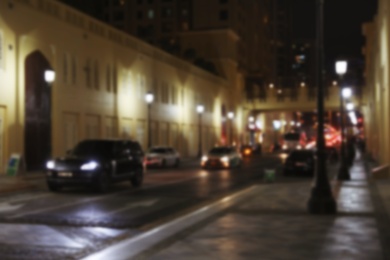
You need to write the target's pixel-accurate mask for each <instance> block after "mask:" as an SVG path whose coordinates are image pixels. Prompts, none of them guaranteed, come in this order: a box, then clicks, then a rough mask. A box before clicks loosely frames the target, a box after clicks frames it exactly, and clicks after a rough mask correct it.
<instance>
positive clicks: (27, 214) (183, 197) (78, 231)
mask: <svg viewBox="0 0 390 260" xmlns="http://www.w3.org/2000/svg"><path fill="white" fill-rule="evenodd" d="M280 162H281V161H280V158H279V157H278V156H275V155H271V156H263V157H260V156H255V157H252V158H246V159H245V160H244V163H243V165H242V167H241V168H237V169H228V170H202V169H200V167H199V164H198V162H197V161H188V162H186V163H184V164H183V165H182V166H180V167H179V168H177V169H176V168H173V169H152V170H148V172H147V173H146V176H145V182H144V185H143V187H142V188H138V189H136V188H133V187H132V186H131V185H130V183H120V184H115V185H113V186H112V188H111V190H110V191H109V192H107V193H105V194H98V193H96V192H94V191H92V190H88V189H83V188H69V189H65V190H63V191H61V192H59V193H51V192H49V191H48V190H47V188H46V186H45V185H44V181H43V180H42V185H41V188H39V189H37V190H34V191H28V192H23V193H15V194H12V195H9V196H7V197H2V198H1V200H0V205H2V207H0V256H1V257H0V258H1V259H53V258H61V259H78V258H79V257H81V256H83V255H86V254H87V253H91V252H93V251H95V250H97V249H98V248H101V247H103V246H104V245H107V244H109V243H115V242H116V241H119V240H120V239H123V238H124V237H131V236H133V235H136V234H139V233H141V232H143V231H145V230H146V229H147V228H148V227H150V226H153V225H158V223H161V222H164V221H166V220H169V219H171V218H172V217H173V216H175V215H176V216H177V215H178V214H180V213H181V212H184V211H185V210H187V211H188V210H191V209H195V208H196V207H199V206H201V205H204V204H207V203H210V202H212V201H214V200H216V199H218V198H221V197H223V196H226V195H228V194H231V193H233V192H235V191H238V190H240V189H243V188H245V187H248V186H250V185H252V184H254V183H262V182H264V180H263V169H264V168H280ZM288 180H290V181H291V179H286V178H284V177H282V176H281V175H278V177H277V180H276V181H288Z"/></svg>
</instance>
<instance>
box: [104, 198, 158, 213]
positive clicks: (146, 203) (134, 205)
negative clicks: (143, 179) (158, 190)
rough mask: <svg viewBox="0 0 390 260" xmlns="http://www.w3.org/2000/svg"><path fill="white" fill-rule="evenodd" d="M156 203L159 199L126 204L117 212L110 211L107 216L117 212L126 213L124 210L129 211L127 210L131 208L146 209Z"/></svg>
mask: <svg viewBox="0 0 390 260" xmlns="http://www.w3.org/2000/svg"><path fill="white" fill-rule="evenodd" d="M158 201H159V199H152V200H145V201H140V202H136V203H131V204H127V205H126V206H124V207H122V208H119V209H117V210H112V211H110V212H108V213H107V215H113V214H116V213H118V212H122V211H126V210H129V209H132V208H141V207H142V208H147V207H150V206H153V205H154V204H156V203H157V202H158Z"/></svg>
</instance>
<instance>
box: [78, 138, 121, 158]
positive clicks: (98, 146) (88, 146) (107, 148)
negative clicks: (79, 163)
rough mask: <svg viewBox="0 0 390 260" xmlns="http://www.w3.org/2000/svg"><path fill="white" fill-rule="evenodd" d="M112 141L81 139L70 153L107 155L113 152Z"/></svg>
mask: <svg viewBox="0 0 390 260" xmlns="http://www.w3.org/2000/svg"><path fill="white" fill-rule="evenodd" d="M114 144H115V143H114V142H109V141H103V140H101V141H98V140H94V141H83V142H81V143H79V144H78V145H76V147H75V148H74V149H73V150H72V152H71V154H72V155H76V156H108V155H110V154H112V153H113V152H114Z"/></svg>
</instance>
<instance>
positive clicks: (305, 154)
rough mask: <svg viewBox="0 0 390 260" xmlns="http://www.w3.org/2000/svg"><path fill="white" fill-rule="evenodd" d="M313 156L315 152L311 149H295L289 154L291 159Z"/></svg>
mask: <svg viewBox="0 0 390 260" xmlns="http://www.w3.org/2000/svg"><path fill="white" fill-rule="evenodd" d="M312 157H313V152H311V151H295V152H292V153H290V155H289V156H288V158H289V159H291V160H306V159H308V158H312Z"/></svg>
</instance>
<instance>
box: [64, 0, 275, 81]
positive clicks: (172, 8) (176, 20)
mask: <svg viewBox="0 0 390 260" xmlns="http://www.w3.org/2000/svg"><path fill="white" fill-rule="evenodd" d="M60 1H62V2H64V3H67V4H70V5H72V6H73V7H75V8H78V9H79V10H82V11H84V12H87V13H89V14H90V15H93V16H95V17H96V18H98V19H100V20H102V21H104V22H106V23H108V24H110V25H112V26H114V27H116V28H118V29H121V30H123V31H125V32H127V33H129V34H132V35H134V36H136V37H138V38H140V39H142V40H144V41H146V42H148V43H150V44H152V45H155V46H158V47H159V48H161V49H163V50H165V51H167V52H169V53H171V54H174V55H177V56H180V57H182V58H184V59H187V60H190V61H192V62H194V63H195V64H197V65H199V66H200V67H203V68H204V69H206V70H209V71H211V72H213V73H218V74H221V76H226V75H224V74H226V73H227V72H226V71H225V72H224V71H223V70H219V71H218V69H217V71H216V68H215V67H216V66H217V65H215V64H213V63H214V62H215V60H216V59H227V58H229V59H232V61H234V62H235V63H237V66H238V67H239V68H240V70H241V71H242V72H243V73H244V75H246V76H248V77H252V78H253V77H255V78H261V79H263V80H264V79H265V78H266V79H267V80H266V81H269V78H270V77H271V75H272V74H273V72H272V70H273V69H274V65H273V64H274V59H273V53H272V50H271V44H272V43H271V42H270V40H269V39H270V37H271V30H272V28H271V17H272V15H271V11H272V5H273V4H272V3H273V2H274V1H271V0H246V1H240V0H130V1H129V0H127V1H126V0H106V1H101V0H100V1H94V0H86V1H82V2H81V1H78V2H77V1H74V0H60ZM88 3H89V4H88ZM91 4H95V5H96V6H97V5H101V7H99V8H98V7H95V8H92V9H90V10H93V12H91V11H90V10H88V8H86V6H88V5H91ZM96 10H98V11H96ZM102 10H103V11H102ZM222 30H230V31H231V32H230V33H229V35H230V36H232V35H233V34H234V37H233V38H232V37H228V38H229V40H228V41H231V42H230V43H227V42H225V40H226V35H223V36H222V35H221V31H222ZM194 32H195V33H199V32H205V33H206V32H207V33H206V34H203V35H202V34H198V36H199V37H198V39H195V37H194V34H191V33H194ZM225 32H226V31H225ZM187 35H189V38H191V41H195V42H192V43H191V44H188V41H189V40H186V39H185V38H186V37H187ZM211 35H214V36H211ZM216 35H217V36H216ZM205 36H207V37H222V38H224V39H225V40H219V41H217V42H218V43H219V44H221V43H222V44H224V43H226V44H231V46H230V47H229V50H228V51H229V53H226V51H225V53H224V54H221V55H220V54H218V53H217V52H218V51H217V50H216V51H214V52H213V53H212V54H211V57H210V56H206V55H207V54H209V53H207V51H205V50H204V49H205V48H204V46H202V45H203V44H202V42H203V40H204V38H203V39H202V37H205ZM207 47H208V48H214V49H218V48H220V47H221V46H207ZM217 54H218V55H219V56H218V55H217ZM217 67H218V66H217Z"/></svg>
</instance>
